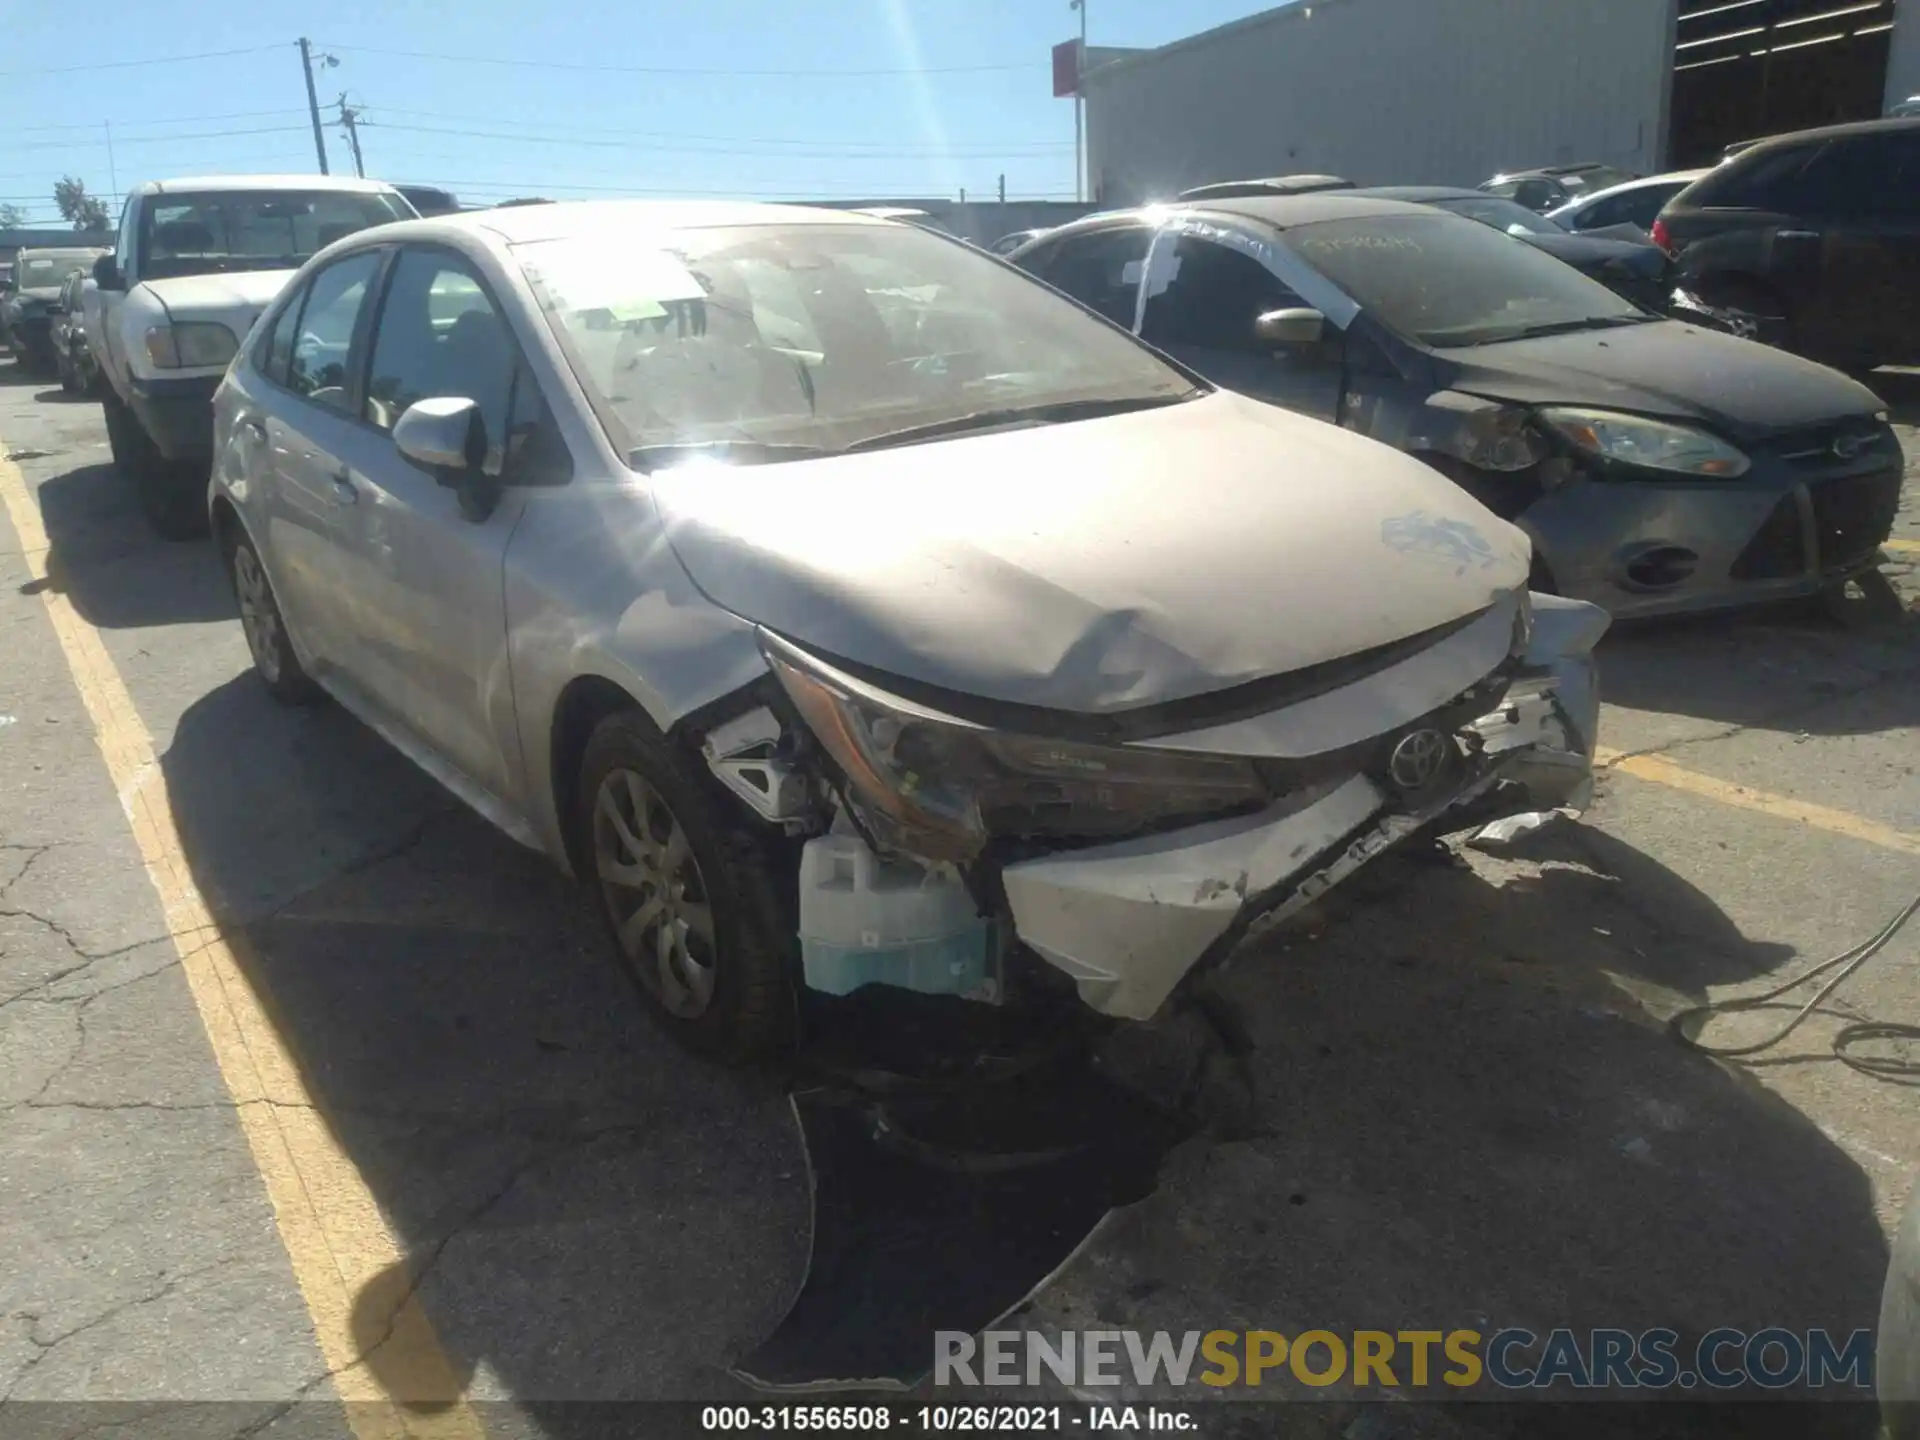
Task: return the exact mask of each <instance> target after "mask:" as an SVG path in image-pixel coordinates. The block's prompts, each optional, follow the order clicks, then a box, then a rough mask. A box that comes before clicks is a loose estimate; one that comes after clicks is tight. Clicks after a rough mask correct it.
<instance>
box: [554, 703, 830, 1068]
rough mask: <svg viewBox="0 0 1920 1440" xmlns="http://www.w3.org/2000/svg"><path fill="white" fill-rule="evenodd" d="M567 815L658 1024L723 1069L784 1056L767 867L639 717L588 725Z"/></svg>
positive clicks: (785, 1000) (782, 953)
mask: <svg viewBox="0 0 1920 1440" xmlns="http://www.w3.org/2000/svg"><path fill="white" fill-rule="evenodd" d="M574 811H575V813H574V816H573V823H574V824H575V825H576V826H577V827H578V828H577V831H576V833H577V835H578V836H579V839H580V844H579V847H578V849H577V850H576V851H575V853H576V854H579V855H582V856H584V857H586V858H587V861H588V863H589V864H590V865H591V866H592V867H593V871H594V873H593V874H590V875H588V876H585V877H583V878H585V879H586V880H587V881H588V882H589V883H591V884H592V885H593V886H594V887H595V891H596V894H597V898H598V902H599V910H600V914H601V918H602V919H603V920H604V921H605V922H606V925H607V930H608V933H609V934H610V935H611V936H612V938H613V943H614V948H615V951H616V953H617V954H618V956H619V958H620V961H621V965H622V968H623V969H624V970H625V971H626V972H627V975H628V977H629V978H630V979H631V980H632V981H633V982H634V984H635V985H636V987H637V988H638V989H639V991H640V996H641V999H642V1001H643V1002H644V1003H645V1005H646V1007H647V1009H648V1010H649V1011H650V1012H652V1015H653V1017H654V1019H655V1021H656V1022H657V1023H658V1024H659V1025H660V1027H661V1028H662V1029H663V1030H665V1031H666V1032H667V1033H668V1034H669V1035H671V1036H672V1037H673V1039H674V1040H675V1041H676V1042H678V1043H679V1044H681V1045H683V1046H685V1047H686V1048H687V1049H688V1050H691V1051H693V1052H694V1053H695V1054H697V1055H701V1056H703V1057H705V1058H707V1059H710V1060H718V1061H720V1062H722V1063H725V1064H730V1065H743V1064H747V1063H749V1062H752V1061H755V1060H759V1059H762V1058H766V1057H769V1056H771V1055H774V1054H777V1053H779V1052H780V1051H782V1050H784V1049H785V1048H787V1047H788V1046H789V1045H790V1044H791V1041H792V1037H793V1032H794V1028H795V1019H794V997H793V992H792V988H791V982H790V976H791V968H790V949H791V947H790V946H789V945H787V944H785V943H783V938H782V927H781V925H780V923H779V921H778V919H777V918H776V916H777V914H778V911H777V907H776V905H775V902H774V897H773V893H772V891H771V889H770V887H769V886H768V883H767V878H766V875H765V872H764V869H763V868H762V865H761V864H759V863H756V862H757V860H758V857H757V856H754V855H751V854H749V853H748V851H749V849H750V846H749V844H748V843H747V842H745V841H743V840H742V839H741V838H740V837H738V836H736V835H735V834H733V833H732V832H731V831H730V830H729V829H728V827H727V826H726V825H725V824H723V823H722V821H721V819H720V816H719V814H718V813H717V811H716V809H715V807H714V805H713V802H712V799H711V797H710V796H709V795H708V794H707V792H706V791H705V790H703V789H702V788H701V786H700V784H699V782H698V779H697V777H694V776H692V775H690V774H689V773H688V771H687V769H686V768H685V765H684V763H683V762H682V761H681V760H680V759H679V757H678V756H677V755H676V754H675V752H674V750H673V747H672V745H671V744H670V742H668V741H667V739H666V738H665V737H664V736H662V735H661V734H660V732H659V731H658V730H657V729H655V728H654V726H653V725H652V723H651V722H650V721H649V720H648V719H647V717H646V716H645V715H643V714H641V713H640V712H638V711H623V712H620V713H618V714H614V715H610V716H608V717H607V718H606V719H605V720H602V721H601V722H600V724H599V726H598V727H597V728H596V729H595V730H594V732H593V735H592V737H591V738H590V739H589V740H588V741H587V749H586V754H585V756H584V758H583V759H582V761H581V766H580V776H579V783H578V785H577V786H576V788H575V804H574Z"/></svg>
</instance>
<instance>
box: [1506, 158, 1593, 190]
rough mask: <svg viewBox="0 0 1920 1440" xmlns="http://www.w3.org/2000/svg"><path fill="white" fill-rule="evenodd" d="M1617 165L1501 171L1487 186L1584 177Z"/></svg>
mask: <svg viewBox="0 0 1920 1440" xmlns="http://www.w3.org/2000/svg"><path fill="white" fill-rule="evenodd" d="M1618 168H1619V167H1618V166H1617V165H1609V164H1607V163H1606V162H1605V161H1601V160H1582V161H1580V162H1579V163H1577V164H1574V165H1535V166H1533V167H1532V168H1530V169H1526V170H1502V171H1501V172H1500V173H1499V174H1498V175H1495V176H1494V177H1493V179H1491V180H1489V181H1487V184H1489V185H1498V184H1501V183H1502V182H1504V181H1507V180H1557V179H1558V178H1559V177H1560V176H1562V175H1585V174H1586V173H1587V172H1589V171H1591V170H1617V169H1618Z"/></svg>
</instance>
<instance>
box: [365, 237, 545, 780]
mask: <svg viewBox="0 0 1920 1440" xmlns="http://www.w3.org/2000/svg"><path fill="white" fill-rule="evenodd" d="M368 354H369V359H368V364H367V369H366V385H365V396H364V401H363V405H362V411H361V423H360V424H359V426H358V427H357V433H356V436H355V440H354V442H353V443H352V445H351V446H350V447H349V451H348V453H347V457H346V458H347V461H348V467H349V470H350V478H351V483H352V484H353V486H354V488H355V490H356V492H357V493H358V499H357V502H356V504H355V506H354V511H353V517H352V524H353V527H354V528H353V541H352V546H351V548H352V554H353V564H352V570H353V583H354V584H355V585H356V586H357V587H359V588H360V589H361V590H362V591H363V592H364V594H365V595H366V596H367V597H368V599H369V602H370V603H369V604H367V605H365V606H357V607H355V609H354V610H353V612H352V613H353V615H354V616H355V618H356V619H357V621H358V622H359V628H358V631H357V633H356V634H355V636H354V637H353V645H354V651H355V654H356V657H357V663H358V664H359V666H360V667H361V669H362V672H363V674H364V676H365V682H364V683H365V685H366V687H367V689H368V691H369V692H370V698H371V699H372V701H373V702H374V704H375V705H376V706H377V708H378V709H379V710H380V711H381V712H383V714H384V715H385V716H386V717H387V718H388V719H389V720H391V721H392V722H393V723H395V724H397V725H399V726H400V727H402V728H403V729H405V730H406V731H407V732H408V733H410V734H411V735H412V737H413V738H414V739H415V740H416V741H417V742H418V743H419V744H421V745H422V746H424V747H425V748H426V749H428V750H430V751H431V752H433V753H434V754H435V755H437V756H438V757H440V758H441V759H443V760H445V761H446V762H447V763H448V764H450V765H451V766H452V767H453V768H454V769H455V770H456V771H457V772H458V773H459V775H460V776H462V777H463V778H464V779H465V780H466V781H468V782H469V783H470V784H472V785H473V786H476V787H477V788H479V789H480V790H482V791H484V792H485V793H486V794H487V795H489V796H492V797H495V798H497V799H500V800H504V801H506V802H507V803H508V804H509V805H510V806H513V807H515V808H518V805H519V801H520V798H521V797H520V795H519V790H520V786H519V783H518V776H519V766H518V764H517V762H516V761H515V760H514V759H513V758H512V757H513V756H515V755H517V753H518V739H517V732H516V730H515V726H514V722H513V708H512V692H511V688H510V676H509V674H508V670H507V663H506V613H505V592H504V582H503V565H504V557H505V553H506V548H507V541H508V539H509V537H510V536H511V535H512V533H513V528H514V525H515V523H516V522H517V521H518V519H519V516H520V513H521V510H522V508H523V506H524V503H525V491H524V490H522V489H520V488H517V487H516V486H515V485H513V484H504V485H501V486H499V487H498V488H497V490H495V491H494V492H493V494H492V496H491V500H492V503H490V504H476V503H474V502H473V500H472V497H471V496H469V497H466V498H463V496H462V495H461V494H460V493H459V492H458V491H456V490H454V489H452V488H449V487H448V486H446V485H443V484H441V483H440V481H439V480H438V479H437V478H436V477H435V476H433V475H431V474H429V473H428V472H427V471H425V470H423V469H421V468H420V467H419V466H417V465H416V464H415V463H414V462H413V461H411V460H409V459H407V458H406V457H405V456H403V455H402V454H401V453H400V451H399V450H398V449H397V448H396V447H395V445H394V443H393V438H392V431H393V427H394V426H395V424H396V423H397V422H398V421H399V419H400V417H401V416H402V415H404V414H405V413H406V410H407V408H408V407H409V406H411V405H412V404H414V403H415V402H417V401H419V400H423V399H427V398H429V397H435V396H461V397H464V398H467V399H470V400H472V401H474V402H475V403H476V405H477V406H478V407H479V411H480V415H481V417H482V420H483V421H484V423H485V426H486V436H487V445H488V459H487V462H486V465H485V467H483V468H484V469H485V470H486V471H487V472H488V474H489V477H490V479H492V480H493V481H502V480H505V481H512V480H513V479H515V478H516V476H515V468H514V467H515V465H516V464H517V462H518V458H519V456H520V455H521V453H522V451H523V447H525V446H526V445H527V444H528V443H529V441H530V440H533V439H536V438H541V439H544V440H546V441H547V442H548V443H554V442H553V439H552V436H553V427H552V422H551V418H550V415H549V413H548V411H547V410H546V406H545V402H544V400H543V398H542V396H541V395H540V392H539V389H538V387H537V385H536V383H535V381H534V379H533V377H532V375H531V373H530V372H529V371H528V370H527V367H526V364H525V362H524V359H523V358H522V355H521V351H520V349H519V345H518V342H517V341H516V340H515V338H514V335H513V332H512V328H511V326H510V325H509V324H508V322H507V319H506V317H505V315H504V314H503V313H502V309H501V307H500V305H499V303H498V302H497V301H496V299H495V298H494V295H493V294H492V292H491V291H490V289H489V288H488V286H487V285H486V284H485V282H484V281H483V280H482V278H481V276H480V273H479V271H478V269H477V268H476V267H475V266H474V265H473V263H472V262H471V261H469V260H468V259H467V258H465V257H464V256H462V255H460V254H458V253H457V252H455V251H453V250H450V249H444V248H441V247H438V246H428V245H411V246H402V247H400V249H399V251H398V253H397V254H396V256H395V258H394V262H393V266H392V269H391V272H390V274H389V275H388V277H387V279H386V283H385V286H384V294H383V296H382V299H381V303H380V309H379V314H378V318H377V320H376V322H375V324H374V327H373V333H372V339H371V342H370V345H369V351H368Z"/></svg>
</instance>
